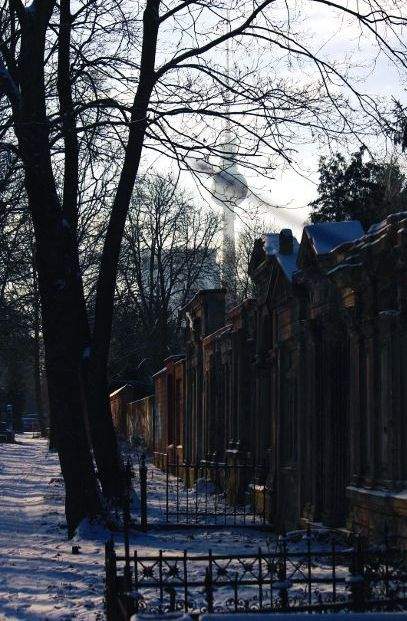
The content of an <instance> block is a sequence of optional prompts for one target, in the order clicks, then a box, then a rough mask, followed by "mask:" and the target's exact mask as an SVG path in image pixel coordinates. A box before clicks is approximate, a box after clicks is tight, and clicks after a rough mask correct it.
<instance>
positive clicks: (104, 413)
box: [57, 0, 122, 501]
mask: <svg viewBox="0 0 407 621" xmlns="http://www.w3.org/2000/svg"><path fill="white" fill-rule="evenodd" d="M59 26H60V27H59V38H58V81H57V87H58V98H59V105H60V112H61V118H62V123H63V135H64V143H65V165H64V187H63V218H64V224H65V226H69V227H70V231H71V240H72V242H75V246H74V247H73V248H72V257H73V260H74V269H75V271H76V273H77V279H76V286H77V292H76V295H77V299H78V301H79V308H80V315H79V321H80V326H81V328H80V339H81V341H82V347H81V352H80V354H81V368H82V376H83V382H84V393H85V396H86V406H87V407H86V416H87V418H88V420H89V417H88V413H89V412H90V413H91V414H92V416H91V420H89V426H88V429H89V433H90V440H91V443H92V446H93V453H94V457H95V461H96V465H97V469H98V475H99V480H100V483H101V486H102V491H103V494H104V496H105V497H106V498H107V499H109V500H112V501H114V500H115V499H116V498H117V497H119V496H120V495H121V480H122V469H121V465H120V458H119V451H118V446H117V441H116V434H115V430H114V427H113V423H112V418H111V415H110V407H109V401H108V395H107V379H106V378H105V380H104V382H103V384H102V383H101V382H99V383H98V384H96V385H95V386H93V385H92V382H89V378H88V368H87V367H88V357H87V350H88V349H89V346H90V330H89V322H88V318H87V313H86V302H85V296H84V290H83V281H82V277H81V270H80V263H79V254H78V252H77V234H78V230H77V229H78V217H79V213H78V193H79V145H78V138H77V131H76V129H77V128H76V120H75V111H74V105H73V100H72V83H71V75H70V42H71V32H72V16H71V10H70V0H61V2H60V24H59Z"/></svg>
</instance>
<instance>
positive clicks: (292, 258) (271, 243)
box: [263, 233, 300, 280]
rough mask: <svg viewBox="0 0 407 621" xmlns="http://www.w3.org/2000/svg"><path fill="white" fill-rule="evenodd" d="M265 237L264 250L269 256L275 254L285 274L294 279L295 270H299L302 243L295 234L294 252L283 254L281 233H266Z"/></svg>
mask: <svg viewBox="0 0 407 621" xmlns="http://www.w3.org/2000/svg"><path fill="white" fill-rule="evenodd" d="M263 239H264V252H265V253H266V255H267V256H275V257H276V259H277V261H278V262H279V264H280V265H281V267H282V269H283V270H284V273H285V275H286V276H287V278H288V279H289V280H292V277H293V274H294V272H295V271H296V270H297V256H298V250H299V248H300V245H299V243H298V241H297V239H296V238H295V237H294V236H293V238H292V240H293V252H292V253H291V254H283V253H281V252H280V234H279V233H266V234H265V235H264V236H263Z"/></svg>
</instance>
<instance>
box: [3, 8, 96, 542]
mask: <svg viewBox="0 0 407 621" xmlns="http://www.w3.org/2000/svg"><path fill="white" fill-rule="evenodd" d="M54 4H55V2H51V1H50V0H44V1H43V2H41V4H39V3H38V2H34V4H33V7H32V10H31V7H30V8H29V9H24V13H23V15H22V16H21V17H20V26H21V50H20V57H19V81H20V102H19V105H18V107H15V108H14V115H15V127H16V135H17V138H18V142H19V148H20V152H21V155H22V159H23V162H24V168H25V186H26V191H27V196H28V202H29V207H30V210H31V213H32V218H33V224H34V233H35V240H36V257H35V262H36V267H37V273H38V283H39V291H40V299H41V306H42V320H43V334H44V344H45V361H46V369H47V379H48V392H49V401H50V409H51V412H52V417H53V421H54V425H55V431H56V437H57V449H58V453H59V459H60V463H61V470H62V474H63V477H64V481H65V492H66V500H65V509H66V518H67V525H68V533H69V535H70V536H71V535H73V533H74V531H75V529H76V527H77V526H78V524H79V523H80V521H81V520H82V519H84V518H87V517H93V516H95V515H96V514H97V513H99V511H100V502H99V495H98V488H97V482H96V476H95V471H94V467H93V461H92V456H91V452H90V447H89V444H88V440H87V435H86V430H85V424H84V411H83V398H82V382H81V371H80V361H81V355H82V347H81V345H82V343H81V337H80V329H81V323H80V321H81V313H82V309H81V306H80V301H79V300H78V296H77V289H78V288H77V277H78V274H77V271H76V270H75V260H74V259H73V257H72V247H73V241H72V238H71V231H70V229H69V227H66V226H64V221H63V214H62V209H61V206H60V204H59V200H58V196H57V192H56V186H55V179H54V175H53V171H52V165H51V155H50V144H49V127H48V120H47V114H46V100H45V86H44V71H43V66H44V50H45V33H46V29H47V25H48V23H49V19H50V17H51V14H52V11H53V8H54Z"/></svg>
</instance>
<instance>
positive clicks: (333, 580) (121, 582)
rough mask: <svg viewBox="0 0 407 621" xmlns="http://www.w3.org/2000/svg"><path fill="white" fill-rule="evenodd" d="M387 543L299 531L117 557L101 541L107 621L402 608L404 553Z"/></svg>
mask: <svg viewBox="0 0 407 621" xmlns="http://www.w3.org/2000/svg"><path fill="white" fill-rule="evenodd" d="M394 543H395V542H391V538H389V537H388V536H387V535H386V536H385V540H384V543H383V544H382V545H376V546H373V545H368V544H367V542H366V541H365V539H363V538H362V537H361V536H358V535H355V536H354V537H353V538H352V540H351V541H346V540H344V539H343V538H342V537H340V536H338V534H337V533H335V532H329V533H327V532H326V531H322V532H321V531H311V530H307V531H302V532H297V533H295V534H294V535H288V536H287V535H281V536H279V537H278V538H276V540H275V542H273V543H272V544H270V545H269V546H267V548H258V549H257V550H256V551H254V552H250V553H244V554H232V555H223V554H213V553H212V551H211V550H209V551H208V553H207V554H189V553H188V551H187V550H185V551H184V552H183V553H182V554H179V555H176V554H168V553H165V552H163V551H162V550H159V552H158V554H156V555H153V556H151V555H140V554H139V553H138V551H137V550H134V551H133V552H132V553H130V551H129V550H128V548H126V547H125V554H124V555H120V554H118V553H117V551H116V549H115V546H114V543H113V541H112V540H110V541H108V542H107V544H106V609H107V615H108V619H110V620H116V619H128V618H129V617H130V615H131V614H133V613H137V612H143V613H154V614H165V613H166V612H173V611H184V612H188V613H189V614H193V615H198V614H201V613H203V612H209V613H211V612H221V613H222V612H224V613H226V612H266V611H268V612H286V611H288V610H295V611H297V612H301V611H308V612H327V611H330V610H332V611H337V610H344V611H349V610H352V611H359V612H360V611H368V610H370V611H374V610H406V609H407V556H406V554H405V552H403V551H401V550H400V548H399V547H398V546H397V545H394Z"/></svg>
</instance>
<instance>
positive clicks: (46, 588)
mask: <svg viewBox="0 0 407 621" xmlns="http://www.w3.org/2000/svg"><path fill="white" fill-rule="evenodd" d="M16 439H17V442H16V444H0V620H3V619H18V621H25V620H32V621H34V620H36V621H46V620H48V619H50V620H54V619H58V620H61V621H62V620H63V621H68V620H71V619H78V620H79V621H85V620H86V621H96V620H101V619H104V610H103V592H104V543H105V540H106V539H107V537H108V536H109V533H108V532H107V531H103V530H102V529H100V528H94V529H92V528H82V529H81V530H80V534H79V535H78V536H77V537H76V538H75V541H74V542H72V541H68V540H67V536H66V529H65V519H64V488H63V482H62V479H61V474H60V468H59V462H58V457H57V455H56V454H55V453H50V452H48V450H47V443H46V441H45V440H42V439H33V438H31V436H30V434H22V435H19V436H17V438H16ZM164 502H165V487H164V476H163V474H162V473H161V472H160V471H158V470H157V469H155V468H154V467H152V466H149V509H150V518H151V521H157V519H158V518H159V517H160V516H161V510H162V508H163V505H164ZM161 519H162V518H161ZM114 538H115V542H116V543H117V546H118V549H119V550H122V543H123V540H122V537H121V536H120V535H117V534H115V537H114ZM267 539H268V535H267V534H266V533H258V532H256V533H253V532H250V531H248V530H241V531H239V530H238V529H237V530H234V529H232V528H230V529H227V530H226V531H225V530H223V529H222V530H221V529H219V530H215V531H207V530H206V529H202V530H194V531H164V532H163V531H159V530H154V531H151V532H149V533H148V534H146V535H141V534H134V535H133V536H132V538H131V542H130V543H131V549H132V550H134V549H135V548H137V550H138V553H139V554H140V555H153V554H157V552H158V550H159V549H163V550H164V551H167V552H169V551H173V552H177V551H183V550H184V549H188V552H194V553H207V551H208V549H209V548H211V549H212V551H213V553H214V554H222V553H223V554H224V553H233V552H236V553H237V552H238V551H240V552H245V551H250V550H257V549H258V546H260V545H262V546H266V545H267ZM73 544H75V545H76V544H79V545H80V554H78V555H74V554H72V545H73Z"/></svg>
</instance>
